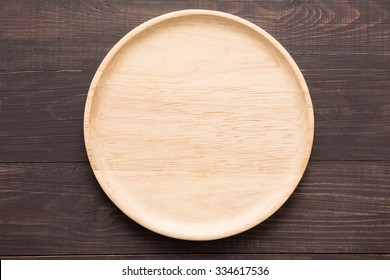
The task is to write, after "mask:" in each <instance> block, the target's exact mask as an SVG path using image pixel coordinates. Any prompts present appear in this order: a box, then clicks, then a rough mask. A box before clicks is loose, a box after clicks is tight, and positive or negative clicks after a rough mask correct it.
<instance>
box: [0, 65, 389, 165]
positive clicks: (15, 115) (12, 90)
mask: <svg viewBox="0 0 390 280" xmlns="http://www.w3.org/2000/svg"><path fill="white" fill-rule="evenodd" d="M94 71H96V69H93V70H91V71H32V72H28V71H27V72H24V71H22V72H17V73H8V74H5V73H4V74H0V91H1V95H0V103H1V104H2V105H1V107H0V109H1V110H0V147H1V153H0V161H1V162H42V161H44V162H86V161H87V156H86V152H85V148H84V143H83V129H82V121H83V112H84V104H85V100H86V97H87V92H88V87H89V84H90V82H91V80H92V77H93V75H94ZM303 74H304V76H305V79H306V82H307V84H308V87H309V89H310V94H311V97H312V101H313V106H314V114H315V121H316V124H315V131H314V132H315V136H314V145H313V151H312V155H311V159H312V160H389V159H390V143H389V141H388V139H389V137H390V129H389V127H390V118H389V116H390V93H389V90H390V82H389V81H390V70H385V69H376V70H369V71H368V70H366V69H350V70H339V69H326V70H321V69H316V70H314V69H310V70H305V69H304V70H303Z"/></svg>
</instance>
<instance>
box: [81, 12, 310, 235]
mask: <svg viewBox="0 0 390 280" xmlns="http://www.w3.org/2000/svg"><path fill="white" fill-rule="evenodd" d="M313 130H314V118H313V108H312V104H311V100H310V95H309V91H308V88H307V86H306V83H305V81H304V78H303V76H302V74H301V72H300V71H299V69H298V67H297V65H296V64H295V62H294V61H293V59H292V58H291V57H290V55H289V54H288V53H287V51H286V50H285V49H284V48H283V47H282V46H281V45H280V44H279V43H278V42H277V41H276V40H275V39H274V38H273V37H271V36H270V35H269V34H268V33H266V32H265V31H264V30H262V29H261V28H259V27H258V26H256V25H254V24H252V23H250V22H248V21H246V20H244V19H241V18H239V17H236V16H233V15H230V14H226V13H221V12H216V11H207V10H184V11H178V12H173V13H169V14H166V15H162V16H159V17H157V18H154V19H152V20H149V21H148V22H146V23H144V24H142V25H140V26H138V27H137V28H135V29H134V30H132V31H131V32H130V33H128V34H127V35H126V36H125V37H124V38H122V39H121V40H120V41H119V42H118V43H117V44H116V45H115V46H114V47H113V48H112V50H111V51H110V52H109V53H108V55H107V57H106V58H105V59H104V60H103V62H102V64H101V65H100V67H99V69H98V70H97V72H96V75H95V77H94V79H93V81H92V84H91V87H90V90H89V93H88V98H87V103H86V107H85V118H84V134H85V143H86V147H87V152H88V157H89V160H90V162H91V165H92V168H93V172H94V173H95V175H96V178H97V179H98V181H99V183H100V185H101V186H102V188H103V190H104V191H105V192H106V194H107V195H108V196H109V197H110V199H111V200H112V201H113V202H114V203H115V204H116V205H117V206H118V207H119V208H120V209H121V210H122V211H123V212H124V213H126V214H127V215H128V216H129V217H130V218H131V219H133V220H135V221H136V222H138V223H139V224H141V225H143V226H145V227H147V228H149V229H151V230H153V231H155V232H158V233H160V234H164V235H167V236H170V237H175V238H180V239H189V240H210V239H217V238H222V237H227V236H230V235H233V234H237V233H240V232H242V231H245V230H247V229H249V228H251V227H253V226H255V225H257V224H259V223H260V222H262V221H264V220H265V219H266V218H268V217H269V216H270V215H271V214H273V213H274V212H275V211H276V210H277V209H278V208H279V207H281V205H282V204H283V203H284V202H285V201H286V200H287V198H288V197H289V196H290V195H291V193H292V192H293V191H294V189H295V187H296V186H297V184H298V182H299V180H300V179H301V177H302V175H303V172H304V170H305V168H306V165H307V162H308V159H309V155H310V151H311V147H312V141H313Z"/></svg>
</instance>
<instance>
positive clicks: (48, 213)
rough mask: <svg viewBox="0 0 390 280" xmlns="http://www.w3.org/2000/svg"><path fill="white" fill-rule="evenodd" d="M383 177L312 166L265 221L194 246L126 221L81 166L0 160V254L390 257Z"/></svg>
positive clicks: (352, 167) (340, 165)
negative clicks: (211, 254)
mask: <svg viewBox="0 0 390 280" xmlns="http://www.w3.org/2000/svg"><path fill="white" fill-rule="evenodd" d="M389 180H390V163H388V162H310V163H309V165H308V169H307V171H306V172H305V175H304V177H303V179H302V181H301V183H300V185H299V186H298V187H297V189H296V191H295V192H294V194H293V195H292V197H291V198H290V199H289V200H288V201H287V203H286V204H285V205H284V206H283V207H282V208H281V209H280V210H279V211H278V212H276V214H274V215H273V216H272V217H271V218H270V219H268V220H267V221H265V222H264V223H262V224H260V225H259V226H258V227H256V228H254V229H252V230H249V231H247V232H245V233H243V234H240V235H237V236H234V237H231V238H227V239H222V240H217V241H209V242H196V243H194V242H193V241H192V242H191V241H180V240H176V239H171V238H166V237H163V236H161V235H158V234H155V233H153V232H151V231H148V230H147V229H145V228H143V227H142V226H139V225H138V224H136V223H135V222H133V221H131V220H130V219H129V218H128V217H126V216H125V215H124V214H123V213H122V212H121V211H120V210H119V209H118V208H117V207H115V206H114V205H113V204H112V203H111V201H110V200H109V199H108V198H107V197H106V195H105V194H104V193H103V191H102V190H101V188H100V186H99V185H98V183H97V182H96V181H95V179H94V176H93V174H92V172H91V169H90V167H89V164H87V163H79V164H70V163H68V164H64V163H62V164H60V163H58V164H54V163H52V164H48V163H46V164H45V163H36V164H30V165H27V164H0V181H1V182H4V183H3V185H2V192H1V196H0V223H1V224H0V255H3V256H7V255H8V256H11V255H58V254H67V255H74V254H115V255H116V254H165V253H166V254H176V253H178V254H179V253H186V254H190V253H192V254H195V253H203V254H207V253H213V254H214V253H220V254H222V253H229V254H230V253H254V252H261V253H263V254H272V253H275V254H280V253H290V254H297V253H306V254H314V253H328V254H329V253H340V254H342V253H357V254H365V253H376V254H379V253H382V254H389V248H390V240H389V235H390V216H389V211H390V187H389Z"/></svg>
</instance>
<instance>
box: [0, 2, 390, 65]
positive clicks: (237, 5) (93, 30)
mask: <svg viewBox="0 0 390 280" xmlns="http://www.w3.org/2000/svg"><path fill="white" fill-rule="evenodd" d="M190 8H192V9H194V8H195V9H211V10H219V11H223V12H228V13H232V14H234V15H238V16H240V17H243V18H245V19H248V20H250V21H252V22H254V23H255V24H257V25H259V26H260V27H262V28H264V29H265V30H267V31H268V32H269V33H270V34H271V35H273V36H274V37H275V38H276V39H277V40H278V41H280V42H281V43H282V44H283V46H285V47H286V48H287V50H288V51H289V52H290V53H291V54H292V55H293V57H294V59H297V57H298V59H297V62H298V63H300V59H299V57H305V58H311V60H312V61H315V60H317V61H325V62H328V61H331V62H332V63H331V64H330V63H328V67H331V68H336V67H337V68H345V67H347V68H351V67H357V66H358V67H364V68H367V67H374V68H388V66H389V55H390V53H389V44H390V43H389V42H390V40H389V39H390V25H389V22H390V21H389V11H390V5H389V4H388V2H387V1H385V0H376V1H369V0H364V1H345V0H332V1H292V0H283V1H125V0H121V1H92V2H91V1H85V0H84V1H74V0H73V1H66V3H64V2H62V1H44V0H38V1H2V5H1V6H0V18H1V21H0V30H1V37H0V38H1V39H0V70H11V71H12V70H69V69H82V70H84V69H91V67H92V68H94V69H96V68H97V66H98V64H99V62H100V61H101V60H102V59H103V57H104V56H105V54H106V53H107V52H108V51H109V50H110V48H111V47H112V46H113V45H114V44H115V42H117V41H118V40H119V39H120V38H121V37H123V36H124V35H125V34H126V33H127V32H129V31H130V30H131V29H133V28H135V27H136V26H138V25H139V24H141V23H142V22H144V21H146V20H149V19H151V18H153V17H156V16H158V15H161V14H163V13H167V12H172V11H175V10H182V9H190ZM18 15H23V16H18ZM96 23H102V24H96ZM75 54H77V55H75ZM357 58H358V59H357ZM304 66H305V67H307V68H313V67H314V68H315V67H317V66H316V64H315V63H311V64H307V65H304Z"/></svg>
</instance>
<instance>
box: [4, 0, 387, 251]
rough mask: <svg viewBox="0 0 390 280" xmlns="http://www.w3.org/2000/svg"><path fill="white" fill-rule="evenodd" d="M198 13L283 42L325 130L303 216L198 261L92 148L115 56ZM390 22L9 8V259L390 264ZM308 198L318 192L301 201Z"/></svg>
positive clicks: (311, 6) (115, 6)
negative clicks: (151, 225)
mask: <svg viewBox="0 0 390 280" xmlns="http://www.w3.org/2000/svg"><path fill="white" fill-rule="evenodd" d="M188 8H203V9H212V10H219V11H224V12H229V13H232V14H235V15H238V16H241V17H243V18H245V19H248V20H250V21H252V22H254V23H256V24H257V25H259V26H260V27H262V28H264V29H265V30H266V31H268V32H269V33H271V35H273V36H274V37H275V38H276V39H277V40H278V41H280V42H281V43H282V44H283V46H284V47H286V49H287V50H288V51H289V52H290V53H291V55H292V56H293V58H294V60H295V61H296V62H297V64H298V65H299V66H300V68H301V70H302V72H303V74H304V76H305V79H306V81H307V83H308V86H309V89H310V93H311V96H312V99H313V104H314V109H315V118H316V130H315V141H314V147H313V148H314V149H313V153H312V158H311V159H312V161H311V162H310V163H309V172H311V174H312V175H310V176H309V175H307V176H306V177H305V178H304V180H303V181H302V184H301V185H300V186H299V187H298V189H297V193H296V194H295V195H296V196H297V197H298V198H301V199H302V198H304V203H303V202H302V201H301V200H300V201H299V203H297V202H290V204H287V205H285V207H287V208H282V209H281V211H280V212H278V213H276V214H275V217H276V218H277V219H281V220H277V221H276V220H270V221H269V222H268V223H267V224H266V227H265V228H264V229H261V230H260V229H258V228H256V229H254V230H253V231H249V232H247V233H244V234H243V235H242V236H238V237H237V238H233V239H227V241H224V240H222V241H220V242H217V243H205V244H201V246H200V247H197V246H194V245H193V243H186V242H184V243H182V242H179V243H175V242H174V241H172V240H170V239H165V238H161V237H158V236H156V235H154V234H152V233H150V232H148V231H146V230H143V229H142V228H140V227H138V226H137V225H136V224H134V223H132V222H131V221H129V220H128V219H127V218H126V217H124V216H123V214H121V212H120V211H119V210H117V209H116V208H115V207H114V206H113V205H112V204H110V202H109V200H108V199H107V198H106V197H105V196H104V195H103V194H102V193H101V190H100V187H99V186H98V185H97V183H96V182H95V181H94V179H93V176H92V173H91V170H90V169H89V167H88V165H87V164H84V163H85V162H86V161H87V157H86V154H85V149H84V144H83V140H82V139H83V134H82V114H83V107H84V102H85V98H86V95H87V91H88V87H89V84H90V82H91V80H92V77H93V74H94V73H95V71H96V69H97V67H98V65H99V63H100V62H101V60H102V59H103V57H104V56H105V55H106V54H107V52H108V51H109V50H110V49H111V47H112V46H113V45H114V44H115V43H116V42H117V41H118V40H119V39H120V38H121V37H122V36H124V35H125V34H126V33H127V32H128V31H130V30H131V29H133V28H134V27H136V26H137V25H139V24H140V23H142V22H144V21H146V20H148V19H150V18H152V17H155V16H158V15H160V14H163V13H166V12H171V11H175V10H179V9H188ZM389 14H390V4H389V1H387V0H357V1H355V0H329V1H320V0H313V1H311V0H310V1H309V0H299V1H295V0H276V1H267V0H266V1H252V0H245V1H233V0H221V1H216V0H214V1H195V0H193V1H173V0H172V1H159V0H157V1H156V0H151V1H146V0H145V1H143V0H137V1H130V0H114V1H86V0H83V1H75V0H74V1H73V0H71V1H60V0H37V1H28V0H24V1H23V0H14V1H11V0H3V1H1V3H0V162H9V163H10V164H1V166H2V170H3V173H2V175H1V178H0V199H1V201H2V203H1V204H0V207H1V214H0V223H2V224H1V226H0V237H1V243H0V253H1V255H2V256H4V255H7V254H8V255H13V256H14V257H16V256H18V255H19V256H20V255H39V254H44V255H50V254H75V253H77V254H81V255H87V254H107V255H110V256H112V255H113V254H118V253H121V254H124V255H126V256H128V257H129V258H131V256H132V255H134V254H136V255H137V256H139V255H143V256H144V257H145V258H148V256H150V257H151V258H152V257H153V256H154V257H157V256H160V257H161V258H164V257H168V255H161V254H160V253H162V254H164V253H165V252H176V253H185V254H188V253H196V254H195V255H196V256H198V253H205V252H212V251H213V250H214V249H216V251H217V252H224V253H223V256H225V257H227V255H226V253H228V255H229V254H230V253H232V252H234V251H237V250H240V252H243V251H244V252H248V253H249V255H246V256H250V255H252V254H254V253H257V254H258V253H267V252H273V254H272V256H278V254H280V253H282V252H285V251H289V252H293V253H295V254H296V253H299V252H301V253H302V252H315V253H317V254H314V255H310V254H309V255H307V256H310V258H317V257H319V258H321V256H323V255H321V254H318V253H321V252H322V253H324V252H335V253H336V254H331V255H328V256H329V258H338V257H342V256H345V258H354V257H357V256H362V258H369V257H368V255H361V254H360V255H359V253H362V252H370V253H374V254H371V255H369V256H371V257H374V258H380V257H383V256H388V255H383V254H381V255H377V254H379V253H384V252H387V254H388V253H389V247H390V246H389V230H388V224H389V212H390V211H388V204H389V203H388V199H389V192H388V191H387V190H388V186H389V185H390V179H389V178H388V174H389V168H388V162H389V160H390V158H389V157H390V142H389V140H388V139H390V135H389V134H390V129H389V127H390V118H389V116H390V94H389V88H390V72H389V69H390V60H389V49H390V46H389V44H390V23H389ZM324 160H326V161H329V160H340V161H341V162H338V161H337V162H323V161H324ZM355 160H358V161H361V162H351V161H355ZM370 160H374V161H372V162H371V161H370ZM378 161H386V162H378ZM12 162H25V163H24V164H12ZM28 162H80V163H79V164H67V163H65V164H58V163H53V164H33V165H31V164H29V163H28ZM81 162H84V163H81ZM322 165H325V167H322ZM48 170H50V171H49V172H51V174H48ZM313 172H314V173H313ZM63 173H64V174H65V175H67V176H69V177H68V178H65V177H63V176H65V175H64V174H63ZM310 186H312V187H310ZM303 188H306V189H305V190H310V192H309V193H308V194H306V192H305V195H304V194H302V193H300V190H301V189H303ZM362 190H364V191H362ZM384 190H385V191H384ZM77 191H78V192H79V194H78V196H76V195H75V193H77ZM324 194H325V196H323V195H324ZM29 197H30V198H33V200H34V199H36V201H35V202H34V201H33V200H29ZM312 199H313V200H312ZM5 200H7V201H8V202H7V203H5V204H4V203H3V201H5ZM329 201H330V202H329ZM384 202H386V203H387V204H384ZM296 205H298V206H297V207H298V212H297V213H298V214H299V215H296V216H288V215H287V216H284V215H286V214H279V213H284V212H283V211H284V210H283V209H288V210H287V212H289V213H290V214H291V213H293V212H290V210H294V209H295V207H296ZM312 209H314V212H313V214H312V215H311V210H312ZM30 212H31V213H30ZM367 212H368V213H370V214H367ZM105 215H106V216H105ZM279 215H281V216H279ZM58 217H61V218H60V219H59V220H57V218H58ZM74 217H77V218H74ZM290 219H295V220H297V221H295V222H294V221H293V220H290ZM58 221H62V222H58ZM3 224H4V225H5V226H3ZM41 225H42V226H41ZM118 228H119V231H117V230H118ZM306 230H307V231H306ZM273 231H275V232H276V235H275V238H273V235H272V233H273ZM111 236H113V243H112V244H111V243H109V241H111ZM73 237H74V238H73ZM62 238H63V239H64V240H65V244H66V245H62V242H61V239H62ZM94 239H95V240H94ZM150 241H151V242H150ZM137 242H141V243H140V244H137ZM96 244H99V245H98V246H97V245H96ZM66 246H75V247H74V248H72V247H67V248H66ZM100 246H102V247H100ZM286 246H287V247H286ZM182 247H183V248H182ZM340 252H348V253H352V254H351V255H339V254H338V253H340ZM145 254H147V255H148V256H145ZM156 254H157V255H156ZM174 255H175V253H173V255H172V254H171V255H169V257H172V258H174ZM68 256H70V255H68ZM182 256H183V255H182V254H180V255H177V258H181V257H182ZM230 256H233V255H230ZM239 256H242V254H239ZM283 256H287V255H285V254H283ZM289 256H290V257H291V258H299V257H300V256H302V255H298V256H297V255H292V254H289ZM86 258H88V255H87V256H86ZM125 258H126V257H125ZM248 258H250V257H248ZM254 258H256V257H254ZM271 258H272V257H271ZM275 258H276V257H275ZM287 258H289V257H287Z"/></svg>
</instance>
